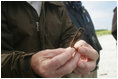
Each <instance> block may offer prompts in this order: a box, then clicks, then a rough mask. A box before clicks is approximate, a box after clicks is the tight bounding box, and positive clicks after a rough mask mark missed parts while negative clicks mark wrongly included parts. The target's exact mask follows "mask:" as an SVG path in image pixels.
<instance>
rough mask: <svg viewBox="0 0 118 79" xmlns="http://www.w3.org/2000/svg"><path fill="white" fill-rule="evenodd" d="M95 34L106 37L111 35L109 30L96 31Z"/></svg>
mask: <svg viewBox="0 0 118 79" xmlns="http://www.w3.org/2000/svg"><path fill="white" fill-rule="evenodd" d="M96 34H97V35H98V36H101V35H107V34H111V31H110V30H96Z"/></svg>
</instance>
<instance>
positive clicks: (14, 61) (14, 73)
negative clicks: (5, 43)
mask: <svg viewBox="0 0 118 79" xmlns="http://www.w3.org/2000/svg"><path fill="white" fill-rule="evenodd" d="M33 54H34V53H25V52H22V51H2V56H1V57H2V60H1V66H2V67H1V77H36V76H35V74H34V72H33V71H32V69H31V67H30V59H31V57H32V55H33Z"/></svg>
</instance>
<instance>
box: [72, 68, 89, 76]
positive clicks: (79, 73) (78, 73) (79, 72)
mask: <svg viewBox="0 0 118 79" xmlns="http://www.w3.org/2000/svg"><path fill="white" fill-rule="evenodd" d="M74 73H75V74H77V75H88V74H89V73H90V72H83V71H80V70H79V68H76V69H75V70H74Z"/></svg>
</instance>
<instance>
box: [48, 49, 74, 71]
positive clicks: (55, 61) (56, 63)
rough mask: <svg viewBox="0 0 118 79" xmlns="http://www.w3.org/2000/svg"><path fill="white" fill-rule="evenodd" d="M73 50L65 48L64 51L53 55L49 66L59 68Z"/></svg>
mask: <svg viewBox="0 0 118 79" xmlns="http://www.w3.org/2000/svg"><path fill="white" fill-rule="evenodd" d="M74 52H75V49H74V48H70V47H69V48H67V49H66V50H65V52H64V53H62V54H59V55H57V56H55V57H53V58H52V59H51V60H50V61H49V62H50V63H49V66H50V67H53V68H54V69H56V68H59V67H60V66H62V65H63V64H65V62H67V61H68V60H69V59H71V58H72V54H73V53H74Z"/></svg>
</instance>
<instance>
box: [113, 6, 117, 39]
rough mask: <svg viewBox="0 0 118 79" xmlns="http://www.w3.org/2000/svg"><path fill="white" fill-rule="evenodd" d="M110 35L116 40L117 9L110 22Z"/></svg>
mask: <svg viewBox="0 0 118 79" xmlns="http://www.w3.org/2000/svg"><path fill="white" fill-rule="evenodd" d="M112 35H113V37H114V38H115V39H116V40H117V7H115V9H114V15H113V20H112Z"/></svg>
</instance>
